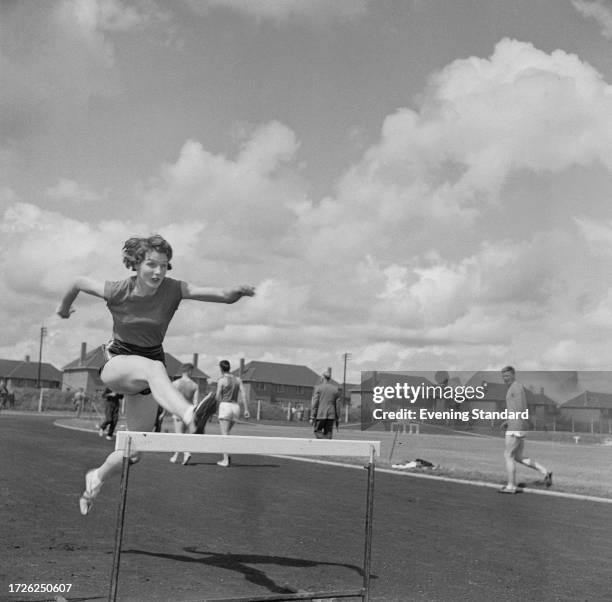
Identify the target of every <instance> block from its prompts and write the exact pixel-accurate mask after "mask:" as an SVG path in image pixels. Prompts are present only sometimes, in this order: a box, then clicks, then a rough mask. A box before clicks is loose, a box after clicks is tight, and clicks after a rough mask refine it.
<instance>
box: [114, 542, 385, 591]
mask: <svg viewBox="0 0 612 602" xmlns="http://www.w3.org/2000/svg"><path fill="white" fill-rule="evenodd" d="M183 550H184V551H185V552H188V553H189V554H199V555H201V556H202V557H200V558H194V557H193V556H185V555H182V554H165V553H163V552H149V551H147V550H123V552H122V554H139V555H143V556H154V557H156V558H166V559H168V560H176V561H178V562H195V563H200V564H204V565H207V566H214V567H218V568H222V569H227V570H230V571H236V572H238V573H242V575H244V578H245V579H246V580H247V581H249V582H250V583H253V584H255V585H258V586H260V587H265V588H267V589H268V590H269V591H270V592H272V593H277V594H290V593H296V592H297V591H298V590H295V589H291V588H289V587H287V586H284V585H279V584H277V583H275V582H274V581H273V580H272V579H271V578H270V577H268V576H267V575H266V573H265V572H264V571H262V570H260V569H256V568H254V567H253V566H250V565H253V564H276V565H278V566H291V567H298V568H309V567H320V566H337V567H343V568H347V569H350V570H352V571H355V572H356V573H357V574H358V575H360V576H363V569H362V568H361V567H358V566H355V565H353V564H344V563H337V562H320V561H317V560H305V559H303V558H286V557H283V556H266V555H261V554H225V553H217V552H210V551H207V550H198V549H197V548H195V547H186V548H183ZM372 578H373V579H375V578H376V577H375V576H374V575H372Z"/></svg>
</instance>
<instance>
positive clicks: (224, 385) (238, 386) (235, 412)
mask: <svg viewBox="0 0 612 602" xmlns="http://www.w3.org/2000/svg"><path fill="white" fill-rule="evenodd" d="M219 369H220V370H221V376H220V377H219V380H218V381H217V392H216V393H215V398H216V400H217V402H218V404H219V406H218V410H217V412H218V418H219V428H220V429H221V434H222V435H229V434H230V431H231V430H232V428H233V426H234V424H235V423H236V422H237V421H238V420H239V419H240V404H242V405H243V406H244V417H245V418H249V416H250V414H249V406H248V405H247V401H246V395H245V392H244V387H243V385H242V381H241V380H240V379H239V378H238V377H237V376H234V375H233V374H231V373H230V363H229V362H228V361H227V360H221V361H220V362H219ZM217 464H218V465H219V466H223V467H224V468H227V467H228V466H229V465H230V456H229V454H223V458H222V459H221V460H219V461H218V462H217Z"/></svg>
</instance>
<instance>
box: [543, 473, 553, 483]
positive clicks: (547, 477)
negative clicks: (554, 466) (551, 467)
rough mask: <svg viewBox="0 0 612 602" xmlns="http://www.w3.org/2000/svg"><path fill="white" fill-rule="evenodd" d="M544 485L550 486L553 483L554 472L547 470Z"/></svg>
mask: <svg viewBox="0 0 612 602" xmlns="http://www.w3.org/2000/svg"><path fill="white" fill-rule="evenodd" d="M544 485H546V487H550V486H551V485H552V472H550V471H549V472H547V473H546V476H545V477H544Z"/></svg>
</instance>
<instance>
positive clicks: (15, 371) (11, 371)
mask: <svg viewBox="0 0 612 602" xmlns="http://www.w3.org/2000/svg"><path fill="white" fill-rule="evenodd" d="M39 366H40V386H41V387H43V388H45V389H59V388H60V387H61V384H62V373H61V371H60V370H58V369H57V368H56V367H55V366H52V365H51V364H49V363H47V362H41V363H40V364H39V363H38V362H31V361H30V356H29V355H26V357H25V359H24V360H0V379H1V380H4V382H5V384H6V386H7V387H8V388H9V389H15V388H21V387H36V386H38V382H39Z"/></svg>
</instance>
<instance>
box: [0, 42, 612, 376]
mask: <svg viewBox="0 0 612 602" xmlns="http://www.w3.org/2000/svg"><path fill="white" fill-rule="evenodd" d="M611 110H612V93H611V89H610V86H609V84H607V82H606V81H605V80H604V78H603V77H602V76H601V74H599V73H598V72H597V71H596V70H595V69H594V68H593V67H592V66H590V65H589V64H587V63H585V62H584V61H581V60H580V58H579V57H577V56H575V55H572V54H569V53H566V52H563V51H560V50H557V51H554V52H552V53H546V52H543V51H541V50H538V49H537V48H535V47H534V46H533V45H531V44H528V43H524V42H519V41H516V40H509V39H505V40H502V41H500V42H499V44H497V46H496V47H495V49H494V50H493V52H492V54H491V56H490V57H488V58H481V57H470V58H466V59H460V60H457V61H454V62H452V63H450V64H449V65H448V66H446V67H445V68H444V69H442V70H441V71H440V72H438V73H436V74H433V75H432V76H431V78H430V80H429V83H428V85H427V88H426V90H425V91H424V92H423V94H422V95H421V97H420V99H419V102H418V105H416V106H414V107H404V108H401V109H399V110H398V111H396V112H394V113H393V114H391V115H388V116H387V117H386V118H385V119H384V122H383V123H382V124H381V131H380V136H379V139H378V141H377V142H376V143H375V144H374V145H372V146H371V147H370V148H368V149H366V150H365V151H364V153H363V156H362V157H361V159H360V160H359V161H358V162H356V164H355V165H353V166H351V167H350V168H349V169H347V170H346V172H345V173H343V174H339V177H338V180H337V182H338V183H337V186H336V188H335V189H334V190H333V191H330V194H329V195H328V196H326V197H325V198H322V199H312V198H310V197H309V196H308V193H307V191H308V185H307V184H308V183H307V182H304V181H303V180H302V175H301V171H300V168H299V163H300V142H299V137H298V136H297V134H296V133H295V132H294V131H293V130H292V129H291V128H290V127H289V126H288V125H286V124H283V123H280V122H278V121H270V122H268V123H263V124H261V125H259V126H258V127H255V128H252V129H250V130H248V131H246V132H244V133H243V135H241V137H240V139H239V141H238V144H237V145H236V148H235V151H234V152H233V153H228V154H220V153H214V152H212V151H211V150H209V149H207V148H206V147H205V146H204V145H203V143H202V142H200V141H198V140H187V141H185V142H184V143H183V144H182V146H181V148H179V149H177V154H176V157H175V159H174V160H172V161H170V162H168V163H166V164H163V165H161V166H160V167H159V170H158V171H157V173H155V174H153V177H152V178H151V179H150V180H148V181H146V182H142V183H140V186H139V187H135V193H134V198H133V199H131V206H132V207H133V209H134V211H133V215H139V216H140V218H139V220H140V221H138V222H137V221H135V220H134V221H128V222H121V223H119V222H110V221H106V222H100V223H84V222H80V221H78V220H76V219H74V218H68V217H66V216H64V215H62V213H61V212H60V211H59V210H57V211H49V210H48V209H46V210H43V209H41V208H40V207H36V206H35V205H33V204H28V203H23V202H21V201H20V200H19V199H16V198H15V195H14V194H13V193H11V192H10V191H7V190H5V191H4V193H2V194H1V195H0V201H2V202H3V205H2V206H3V208H4V210H5V213H4V217H3V220H2V222H1V224H2V225H1V229H2V230H1V231H2V243H1V247H0V248H1V249H2V260H3V261H2V265H3V267H2V269H1V271H0V277H2V278H3V281H4V282H6V283H7V287H8V294H7V295H6V297H5V299H2V300H0V313H1V312H4V313H3V314H2V315H3V316H8V315H10V308H9V304H10V303H14V301H15V299H16V298H27V299H29V303H31V304H32V305H31V306H32V308H34V310H35V311H37V312H40V311H41V307H42V306H43V305H44V304H45V303H47V305H48V304H49V303H50V300H51V298H54V300H55V299H56V298H57V295H58V293H59V292H60V291H59V289H60V285H61V283H63V282H65V281H67V280H68V279H69V277H70V274H72V273H78V272H83V271H85V272H86V271H87V270H93V272H92V273H93V274H95V275H97V276H99V277H101V278H112V277H114V275H115V274H116V277H122V276H125V274H124V273H123V272H122V271H121V266H120V262H119V249H120V245H121V243H122V242H123V240H124V239H125V238H126V237H127V236H129V235H131V234H134V233H147V232H150V231H153V230H161V233H162V234H163V235H165V236H167V237H168V239H169V240H170V241H171V242H172V243H173V245H174V247H175V250H176V260H175V261H174V262H173V263H174V264H175V270H174V271H173V272H172V274H171V275H172V276H175V277H179V278H183V279H187V280H191V281H194V282H197V283H201V284H210V285H217V286H228V285H232V284H236V283H239V282H247V283H253V284H256V285H259V292H258V295H257V296H256V297H255V298H254V299H249V300H246V301H244V302H242V303H240V304H236V305H235V306H231V307H227V306H221V307H220V306H212V305H207V304H197V303H193V302H192V303H190V305H189V309H188V311H187V310H185V311H181V312H179V314H178V315H177V317H176V319H175V321H174V322H173V325H172V327H171V330H170V332H169V337H170V342H169V344H170V346H172V345H173V344H176V345H181V346H186V345H189V349H184V350H183V353H187V352H192V351H195V350H207V352H209V351H210V350H211V349H212V348H214V349H218V350H219V352H221V350H223V351H225V350H227V351H232V350H233V352H235V353H238V351H240V352H241V353H242V352H244V353H246V354H247V356H248V357H257V358H264V357H265V358H268V359H274V360H276V361H292V362H296V363H306V364H310V365H313V366H318V365H320V364H321V363H323V365H324V366H325V365H334V361H335V360H334V359H333V358H339V357H340V356H341V354H342V353H344V352H347V351H349V352H351V353H353V359H352V362H351V364H352V369H353V370H355V368H357V367H359V368H363V369H431V367H432V366H434V367H436V368H437V367H440V366H442V367H445V368H446V369H458V368H466V369H469V368H474V369H488V368H490V367H493V368H494V369H497V368H498V367H499V365H502V364H506V363H509V362H512V363H515V364H518V365H519V366H520V367H521V368H522V369H527V368H532V369H536V368H560V367H565V368H570V369H572V368H577V367H579V366H571V365H568V362H570V360H571V357H572V354H575V353H578V352H580V353H583V356H581V357H584V358H589V359H585V362H591V364H592V366H593V367H595V368H599V367H601V366H600V365H599V363H601V362H606V361H607V362H609V361H612V351H611V350H609V349H607V345H606V341H607V338H608V337H607V336H604V334H603V333H604V332H605V329H606V328H610V327H612V324H611V323H610V321H609V319H607V317H606V311H607V307H608V306H609V301H610V297H611V296H612V292H611V290H610V287H609V286H608V285H607V280H608V276H607V273H608V266H607V263H608V262H609V255H610V250H612V234H611V232H612V226H611V225H610V224H612V211H610V210H609V209H608V208H607V207H602V206H601V205H598V204H597V203H595V202H594V201H591V199H590V194H589V189H588V186H589V183H590V181H589V170H590V169H593V168H594V167H593V166H596V169H599V170H603V171H604V172H606V173H609V172H610V171H611V170H612V159H611V157H612V130H611V128H612V126H611V125H610V120H609V115H610V113H611ZM569 170H571V173H572V177H574V178H577V179H578V180H580V179H581V178H583V179H584V183H585V188H584V191H585V192H584V195H583V198H581V199H580V211H579V212H576V211H575V209H576V206H575V203H574V201H573V199H572V198H570V196H569V195H568V194H567V193H565V191H564V190H563V188H562V187H559V192H558V196H557V197H554V198H552V197H547V196H542V195H541V194H540V193H539V191H540V190H541V186H539V184H541V183H542V182H546V183H550V182H557V181H558V180H559V179H560V178H563V177H564V176H565V175H567V173H568V171H569ZM559 181H561V180H559ZM602 181H603V179H602ZM604 185H605V184H604ZM84 189H85V187H84V186H83V184H81V183H78V182H76V181H74V182H73V181H68V180H66V181H63V182H62V181H60V182H59V183H58V185H56V186H55V187H53V188H52V189H51V190H49V191H48V194H49V195H51V196H53V194H55V195H56V196H58V197H59V196H61V195H62V194H64V196H70V193H72V196H75V195H76V193H77V192H81V191H82V190H84ZM605 192H606V191H601V190H600V191H599V196H605V194H604V193H605ZM608 192H609V193H612V190H608ZM91 194H94V195H95V194H96V192H95V191H91ZM97 194H100V193H97ZM66 241H70V244H69V245H66ZM91 266H93V268H92V267H91ZM585 266H588V269H585ZM24 268H25V269H24ZM89 307H90V306H88V305H87V304H86V303H85V302H83V305H82V310H83V314H82V315H83V316H84V317H86V319H85V323H86V324H87V329H86V332H90V333H92V340H95V339H96V337H95V336H93V334H94V333H95V334H96V335H97V338H98V340H100V339H102V338H103V336H105V335H106V334H107V333H106V332H105V329H107V328H108V326H107V324H106V322H104V323H100V321H99V320H100V318H99V316H100V315H101V314H102V313H103V312H102V311H101V308H100V307H97V309H96V310H95V311H94V310H93V309H92V310H91V312H90V310H89V309H88V308H89ZM91 307H93V306H91ZM34 310H33V311H34ZM0 317H1V316H0ZM63 336H65V337H66V339H65V340H64V341H63V342H64V343H65V344H67V343H68V337H69V336H70V335H69V334H65V335H63ZM75 336H82V335H81V334H79V335H75ZM58 340H59V339H58ZM70 347H71V348H74V349H78V341H70ZM589 348H591V349H593V350H594V351H596V353H590V354H589V353H587V351H588V349H589ZM322 354H324V356H325V359H323V357H322Z"/></svg>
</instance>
